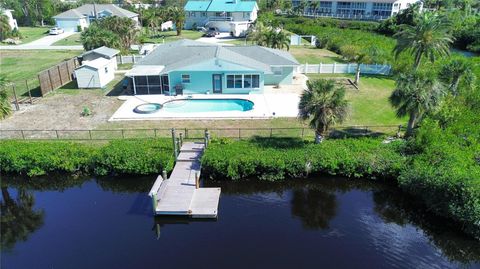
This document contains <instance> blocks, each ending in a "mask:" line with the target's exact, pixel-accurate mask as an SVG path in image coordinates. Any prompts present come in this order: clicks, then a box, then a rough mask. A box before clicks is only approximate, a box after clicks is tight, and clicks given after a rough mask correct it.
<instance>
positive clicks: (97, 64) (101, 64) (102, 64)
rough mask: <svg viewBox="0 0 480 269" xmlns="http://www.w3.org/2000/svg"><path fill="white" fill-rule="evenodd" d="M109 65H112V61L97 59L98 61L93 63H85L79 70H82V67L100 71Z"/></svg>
mask: <svg viewBox="0 0 480 269" xmlns="http://www.w3.org/2000/svg"><path fill="white" fill-rule="evenodd" d="M109 63H110V60H108V59H105V58H97V59H95V60H92V61H83V62H82V66H80V67H78V68H77V69H79V68H82V67H90V68H93V69H95V70H98V69H100V68H102V67H105V66H107V65H108V64H109Z"/></svg>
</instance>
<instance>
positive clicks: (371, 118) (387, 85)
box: [308, 74, 406, 126]
mask: <svg viewBox="0 0 480 269" xmlns="http://www.w3.org/2000/svg"><path fill="white" fill-rule="evenodd" d="M308 77H309V78H310V79H318V78H331V77H334V78H339V77H343V78H350V79H352V80H353V79H354V77H353V75H346V74H337V75H332V74H321V75H317V74H311V75H308ZM394 87H395V81H394V80H393V79H392V78H390V77H386V76H368V75H363V76H361V77H360V84H359V88H360V89H359V90H355V89H354V88H353V87H348V88H347V96H346V97H347V99H348V100H349V101H350V115H349V117H348V119H347V120H346V121H345V122H344V123H343V124H342V125H346V126H350V125H398V124H405V122H406V119H405V118H402V119H399V118H397V117H396V115H395V111H394V109H393V107H392V106H391V105H390V103H389V101H388V97H389V96H390V95H391V93H392V91H393V89H394Z"/></svg>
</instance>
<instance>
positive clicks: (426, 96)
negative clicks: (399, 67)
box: [389, 71, 444, 136]
mask: <svg viewBox="0 0 480 269" xmlns="http://www.w3.org/2000/svg"><path fill="white" fill-rule="evenodd" d="M443 95H444V90H443V87H442V85H441V84H440V83H439V82H438V81H437V80H436V79H435V76H433V75H431V74H426V73H421V72H418V71H414V72H411V73H401V74H400V75H399V76H398V77H397V79H396V81H395V90H394V91H393V93H392V95H391V96H390V98H389V100H390V103H391V104H392V106H393V107H394V108H396V110H397V111H396V114H397V117H399V118H401V117H405V116H408V117H409V119H408V125H407V133H406V135H407V136H411V135H413V131H414V129H415V128H416V127H417V125H418V123H419V122H420V121H421V120H422V117H423V116H424V115H425V113H427V112H429V111H432V110H433V109H434V108H435V107H436V106H437V105H438V104H439V103H440V100H441V98H442V97H443Z"/></svg>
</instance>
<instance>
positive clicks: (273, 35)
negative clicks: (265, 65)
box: [265, 29, 290, 50]
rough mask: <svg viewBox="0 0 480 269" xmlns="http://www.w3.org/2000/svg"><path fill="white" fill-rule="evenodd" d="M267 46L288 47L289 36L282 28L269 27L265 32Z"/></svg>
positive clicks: (274, 47) (273, 47)
mask: <svg viewBox="0 0 480 269" xmlns="http://www.w3.org/2000/svg"><path fill="white" fill-rule="evenodd" d="M265 40H266V43H267V46H268V47H270V48H272V49H283V48H285V47H286V48H287V50H289V49H290V37H289V36H288V35H287V34H286V33H285V31H283V30H282V29H269V30H267V31H266V32H265Z"/></svg>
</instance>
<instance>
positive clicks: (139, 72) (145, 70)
mask: <svg viewBox="0 0 480 269" xmlns="http://www.w3.org/2000/svg"><path fill="white" fill-rule="evenodd" d="M164 68H165V66H163V65H138V66H134V67H133V68H132V69H131V70H130V71H128V72H127V73H126V74H125V76H127V77H132V76H158V75H160V73H161V72H162V70H163V69H164Z"/></svg>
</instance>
